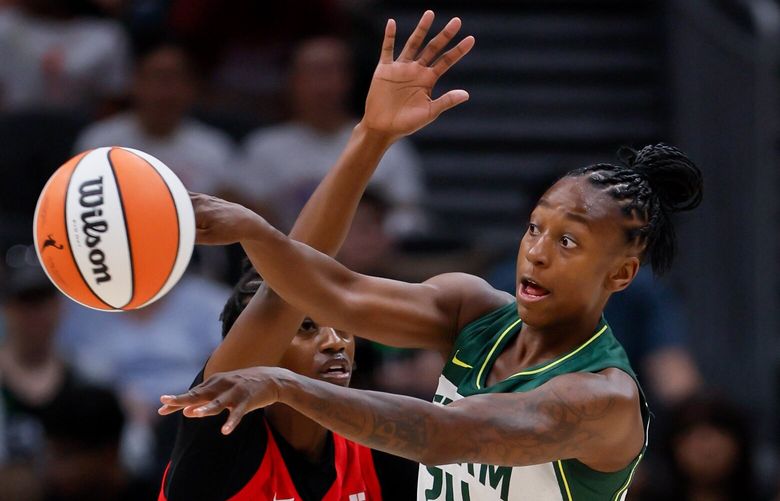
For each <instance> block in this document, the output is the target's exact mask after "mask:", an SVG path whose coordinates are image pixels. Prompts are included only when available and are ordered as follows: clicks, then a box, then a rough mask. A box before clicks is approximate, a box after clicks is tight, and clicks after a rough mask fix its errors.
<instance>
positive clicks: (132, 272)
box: [106, 148, 135, 310]
mask: <svg viewBox="0 0 780 501" xmlns="http://www.w3.org/2000/svg"><path fill="white" fill-rule="evenodd" d="M112 151H114V148H109V149H108V152H107V153H106V159H107V160H108V166H109V167H110V168H111V174H112V175H113V176H114V186H116V192H117V194H119V207H121V208H122V221H124V223H125V237H126V238H127V253H128V254H130V299H129V300H128V301H127V302H126V303H125V304H123V305H122V306H119V307H118V309H120V310H121V309H122V308H124V307H125V306H127V305H128V304H130V303H131V302H132V301H133V298H134V297H135V263H134V262H133V246H132V245H130V227H129V226H127V214H126V213H125V201H124V199H123V198H122V188H121V187H120V186H119V178H117V176H116V169H114V162H112V161H111V152H112Z"/></svg>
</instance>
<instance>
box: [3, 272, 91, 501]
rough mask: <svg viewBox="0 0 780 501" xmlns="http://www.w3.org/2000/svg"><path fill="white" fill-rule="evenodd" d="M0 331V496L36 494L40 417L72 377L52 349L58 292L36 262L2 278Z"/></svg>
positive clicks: (69, 385)
mask: <svg viewBox="0 0 780 501" xmlns="http://www.w3.org/2000/svg"><path fill="white" fill-rule="evenodd" d="M0 294H2V303H3V316H4V319H5V323H6V325H7V330H6V335H5V337H4V338H3V339H2V344H0V499H16V500H21V499H37V498H38V494H39V493H38V491H39V489H38V487H39V485H38V484H39V482H38V479H37V474H38V471H39V468H40V465H41V464H42V462H43V445H44V441H43V427H42V416H43V414H44V413H45V412H46V411H47V410H48V409H49V408H50V407H51V405H52V402H53V401H54V400H55V399H56V398H57V397H58V395H60V394H61V393H62V392H64V391H67V390H68V389H70V388H72V387H73V386H75V385H76V384H77V383H76V378H75V377H74V375H73V372H72V371H71V369H70V368H69V367H68V365H67V364H66V363H65V362H64V361H63V359H62V358H61V357H60V356H59V355H58V354H57V352H56V349H55V343H54V335H55V331H56V327H57V323H58V321H59V318H60V313H61V296H60V294H59V292H57V290H56V289H55V288H54V286H53V285H52V284H51V282H50V281H49V279H48V278H46V276H45V275H44V273H43V271H42V270H41V269H40V268H38V267H33V266H24V267H20V268H11V269H10V270H9V271H8V273H7V276H4V277H3V280H2V286H1V287H0Z"/></svg>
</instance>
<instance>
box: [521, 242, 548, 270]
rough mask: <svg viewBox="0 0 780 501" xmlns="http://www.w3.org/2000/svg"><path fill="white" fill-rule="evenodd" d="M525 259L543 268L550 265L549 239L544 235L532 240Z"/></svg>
mask: <svg viewBox="0 0 780 501" xmlns="http://www.w3.org/2000/svg"><path fill="white" fill-rule="evenodd" d="M525 258H526V260H528V262H529V263H531V264H533V265H534V266H538V267H542V268H543V267H545V266H547V265H548V264H549V261H550V260H549V249H548V246H547V238H546V237H545V236H544V235H539V236H537V237H536V238H533V239H531V240H530V242H529V243H528V248H527V250H526V252H525Z"/></svg>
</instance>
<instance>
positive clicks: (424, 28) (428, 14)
mask: <svg viewBox="0 0 780 501" xmlns="http://www.w3.org/2000/svg"><path fill="white" fill-rule="evenodd" d="M433 17H434V15H433V11H432V10H426V11H425V12H424V13H423V15H422V17H421V18H420V22H419V23H417V27H416V28H415V29H414V31H413V32H412V34H411V35H410V36H409V39H408V40H407V41H406V45H404V48H403V50H402V51H401V54H399V55H398V60H399V61H413V60H414V59H415V58H416V57H417V52H418V51H419V50H420V47H422V44H423V42H424V41H425V37H426V36H427V35H428V30H429V29H431V25H432V24H433Z"/></svg>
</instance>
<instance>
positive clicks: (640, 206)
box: [566, 144, 702, 275]
mask: <svg viewBox="0 0 780 501" xmlns="http://www.w3.org/2000/svg"><path fill="white" fill-rule="evenodd" d="M618 158H620V160H621V162H622V164H623V165H612V164H595V165H591V166H588V167H583V168H580V169H575V170H573V171H571V172H569V173H568V174H566V176H567V177H579V176H587V177H588V180H589V181H590V182H591V183H592V184H594V185H596V186H598V187H601V188H603V189H604V190H606V191H607V193H609V194H610V195H611V196H612V197H613V198H614V199H615V200H616V201H617V202H618V204H619V205H620V208H621V211H622V212H623V214H624V215H625V216H626V218H629V219H632V220H637V221H638V224H637V225H631V226H629V227H628V228H627V230H626V238H627V240H628V242H629V243H636V244H639V245H643V246H644V250H643V251H642V261H643V262H649V263H650V265H651V266H652V268H653V271H654V272H655V273H656V274H657V275H661V274H663V273H664V272H666V271H667V270H668V269H669V268H670V267H671V264H672V261H673V259H674V253H675V243H676V238H675V233H674V226H673V225H672V221H671V214H672V213H673V212H678V211H685V210H691V209H693V208H695V207H696V206H698V205H699V203H701V198H702V176H701V171H700V170H699V169H698V167H696V165H694V164H693V162H691V161H690V159H688V157H687V156H686V155H685V153H683V152H682V151H680V150H678V149H677V148H675V147H673V146H668V145H665V144H656V145H654V146H653V145H649V146H645V147H644V148H642V149H641V150H639V151H638V152H637V151H634V150H632V149H630V148H625V147H624V148H621V149H620V150H619V151H618Z"/></svg>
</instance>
